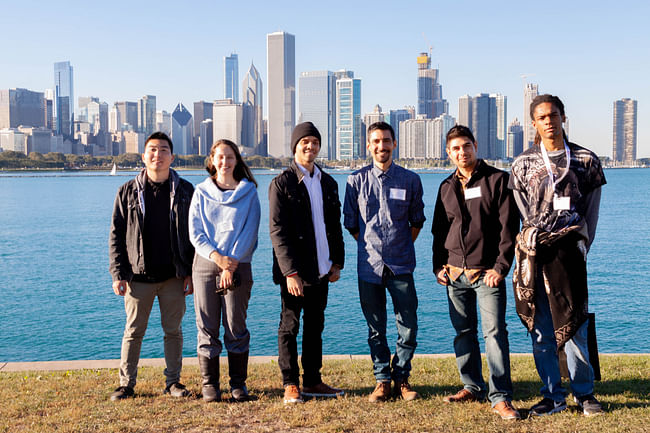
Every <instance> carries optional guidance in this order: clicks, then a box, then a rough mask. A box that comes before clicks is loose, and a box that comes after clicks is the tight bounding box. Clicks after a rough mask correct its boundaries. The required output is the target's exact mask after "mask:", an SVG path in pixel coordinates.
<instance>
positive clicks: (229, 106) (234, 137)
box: [212, 99, 244, 149]
mask: <svg viewBox="0 0 650 433" xmlns="http://www.w3.org/2000/svg"><path fill="white" fill-rule="evenodd" d="M243 111H244V110H243V107H242V104H235V103H234V102H233V100H232V99H219V100H216V101H214V105H213V109H212V128H213V129H212V131H213V132H212V137H213V139H214V140H215V141H216V140H221V139H225V140H230V141H232V142H234V143H235V144H236V145H237V146H239V147H240V149H241V147H242V140H241V134H242V117H243Z"/></svg>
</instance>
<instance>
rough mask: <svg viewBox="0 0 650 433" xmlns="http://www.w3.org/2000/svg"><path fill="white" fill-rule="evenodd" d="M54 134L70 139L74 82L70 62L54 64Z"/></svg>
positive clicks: (72, 121) (72, 120) (72, 119)
mask: <svg viewBox="0 0 650 433" xmlns="http://www.w3.org/2000/svg"><path fill="white" fill-rule="evenodd" d="M54 118H55V129H54V130H55V133H56V134H57V135H63V136H66V137H72V125H73V123H74V82H73V68H72V66H70V62H56V63H54Z"/></svg>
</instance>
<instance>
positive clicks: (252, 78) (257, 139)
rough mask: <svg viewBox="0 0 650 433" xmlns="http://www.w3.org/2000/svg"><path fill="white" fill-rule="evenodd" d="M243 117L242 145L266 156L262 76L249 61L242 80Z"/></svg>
mask: <svg viewBox="0 0 650 433" xmlns="http://www.w3.org/2000/svg"><path fill="white" fill-rule="evenodd" d="M241 87H242V92H243V95H242V96H243V99H242V102H243V109H244V117H243V121H242V145H243V146H247V147H253V148H255V154H257V155H262V156H266V146H265V143H264V117H263V109H264V106H263V104H262V95H263V91H262V78H261V77H260V73H259V72H258V71H257V69H256V68H255V65H253V63H252V62H251V67H250V68H248V72H247V73H246V76H245V77H244V81H242V85H241Z"/></svg>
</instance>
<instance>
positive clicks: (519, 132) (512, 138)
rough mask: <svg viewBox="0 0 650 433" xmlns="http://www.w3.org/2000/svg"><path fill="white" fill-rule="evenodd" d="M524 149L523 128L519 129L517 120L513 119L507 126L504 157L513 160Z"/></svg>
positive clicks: (519, 125)
mask: <svg viewBox="0 0 650 433" xmlns="http://www.w3.org/2000/svg"><path fill="white" fill-rule="evenodd" d="M523 149H524V128H522V127H521V124H520V123H519V120H518V119H517V118H516V117H515V120H513V121H512V122H511V123H510V126H508V150H507V152H506V157H508V158H515V157H517V155H519V154H520V153H521V152H523Z"/></svg>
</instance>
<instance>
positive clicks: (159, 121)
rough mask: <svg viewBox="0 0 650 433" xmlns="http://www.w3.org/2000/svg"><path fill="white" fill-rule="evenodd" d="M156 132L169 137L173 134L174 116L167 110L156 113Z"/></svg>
mask: <svg viewBox="0 0 650 433" xmlns="http://www.w3.org/2000/svg"><path fill="white" fill-rule="evenodd" d="M156 131H161V132H164V133H165V134H167V135H171V133H172V115H171V114H169V113H168V112H166V111H165V110H159V111H156Z"/></svg>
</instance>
